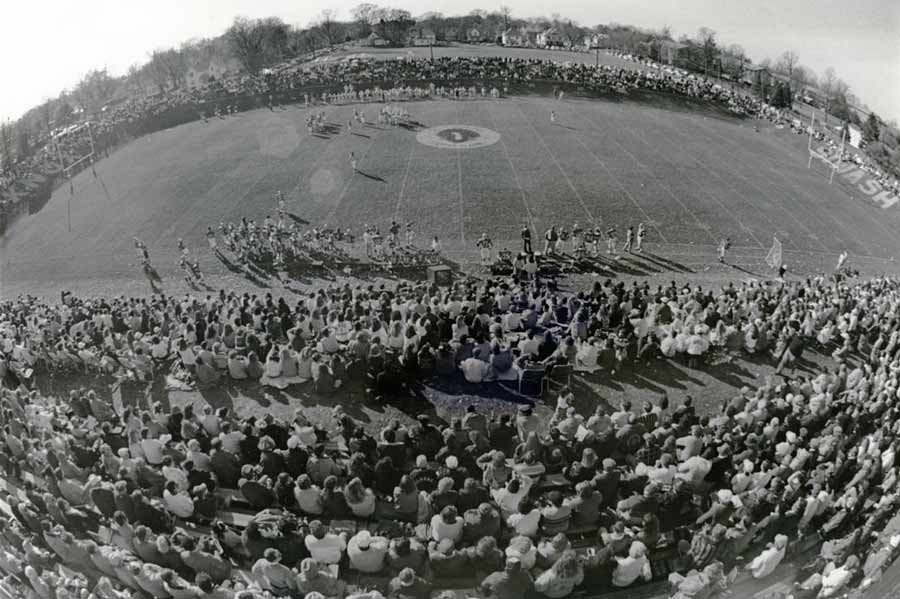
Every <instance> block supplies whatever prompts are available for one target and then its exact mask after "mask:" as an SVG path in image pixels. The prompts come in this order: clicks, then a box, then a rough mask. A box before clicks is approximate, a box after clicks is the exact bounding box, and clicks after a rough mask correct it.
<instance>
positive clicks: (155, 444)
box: [141, 439, 165, 466]
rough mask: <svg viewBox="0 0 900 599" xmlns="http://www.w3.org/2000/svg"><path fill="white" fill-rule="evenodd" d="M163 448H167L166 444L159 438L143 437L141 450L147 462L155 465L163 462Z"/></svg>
mask: <svg viewBox="0 0 900 599" xmlns="http://www.w3.org/2000/svg"><path fill="white" fill-rule="evenodd" d="M163 449H165V445H164V444H163V443H162V442H160V440H159V439H143V440H142V441H141V452H143V454H144V458H145V459H146V460H147V463H148V464H151V465H153V466H156V465H158V464H162V461H163Z"/></svg>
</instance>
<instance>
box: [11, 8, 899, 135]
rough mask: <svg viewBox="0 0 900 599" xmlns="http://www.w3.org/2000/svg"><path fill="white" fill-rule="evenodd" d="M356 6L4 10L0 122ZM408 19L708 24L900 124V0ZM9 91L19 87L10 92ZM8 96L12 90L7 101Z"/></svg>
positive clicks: (342, 15) (757, 54)
mask: <svg viewBox="0 0 900 599" xmlns="http://www.w3.org/2000/svg"><path fill="white" fill-rule="evenodd" d="M359 1H360V0H328V2H325V1H324V0H304V1H302V2H284V1H283V0H156V1H154V2H141V3H135V2H121V1H119V0H79V1H78V2H72V1H71V0H33V1H31V2H10V3H8V6H5V7H4V10H3V13H4V22H5V23H6V25H7V27H6V28H5V30H4V35H3V36H0V56H3V59H2V60H0V76H2V78H3V79H2V80H3V81H4V93H3V94H0V120H5V119H7V118H17V117H18V116H20V115H21V114H22V113H24V112H25V111H26V110H28V109H29V108H31V107H33V106H35V105H37V104H38V103H40V102H41V101H43V100H44V99H46V98H49V97H53V96H56V95H57V94H58V93H59V92H60V91H61V90H62V89H65V88H71V87H72V86H73V85H74V84H75V83H76V82H78V81H79V80H80V79H81V78H82V77H83V76H84V74H85V73H87V72H88V71H89V70H91V69H96V68H104V67H106V68H108V69H109V71H110V73H112V74H115V75H121V74H124V73H125V72H126V71H127V70H128V67H129V66H131V65H132V64H134V63H143V62H145V61H146V60H147V59H148V57H149V54H150V52H151V51H152V50H154V49H158V48H164V47H170V46H176V45H180V44H181V43H182V42H184V41H187V40H189V39H191V38H202V37H211V36H217V35H220V34H222V33H223V32H224V31H225V30H226V29H227V28H228V27H229V25H230V24H231V23H232V21H233V19H234V17H235V16H238V15H244V16H247V17H268V16H277V17H280V18H282V19H283V20H284V21H285V22H287V23H289V24H294V25H301V26H302V25H306V24H308V23H310V22H311V21H313V20H315V19H316V17H317V16H318V15H319V13H320V12H321V11H322V10H323V9H325V8H331V9H333V10H334V11H335V16H336V17H337V18H339V19H341V20H344V19H349V18H350V11H351V9H352V8H353V7H354V6H356V5H357V4H359ZM376 3H378V2H376ZM378 4H386V5H391V6H396V7H398V8H405V9H407V10H409V11H410V12H411V13H412V14H413V16H417V15H419V14H422V13H424V12H426V11H437V12H442V13H444V14H447V15H453V14H464V13H467V12H469V11H471V10H473V9H483V10H496V9H499V7H500V5H501V4H505V5H507V6H509V7H510V8H511V9H512V12H513V15H514V16H516V17H538V16H543V17H550V16H551V15H550V14H549V13H548V11H551V10H552V12H554V13H559V14H560V15H561V16H562V17H563V18H571V19H573V20H575V21H578V22H579V23H581V24H582V25H586V26H593V25H597V24H601V23H602V24H607V23H612V22H616V23H621V24H630V25H636V26H638V27H645V28H652V29H659V28H661V27H662V26H664V25H668V26H669V27H671V29H672V32H673V34H674V35H675V36H676V37H677V36H679V35H681V34H688V35H690V36H695V35H696V32H697V29H698V28H700V27H702V26H706V27H710V28H711V29H713V30H715V31H716V32H717V34H718V40H719V42H720V43H721V44H726V45H727V44H733V43H737V44H740V45H742V46H743V47H744V48H745V49H746V51H747V53H748V54H749V56H750V57H751V58H753V59H754V60H755V61H760V60H762V59H763V58H766V57H770V58H772V59H773V60H775V59H777V58H778V56H780V55H781V54H782V53H783V52H784V51H785V50H792V51H793V52H795V53H796V54H797V55H798V56H799V59H800V63H801V64H803V65H806V66H808V67H810V68H812V69H813V70H814V71H815V72H816V73H818V74H821V73H822V72H823V71H824V70H825V69H826V68H827V67H829V66H833V67H834V69H835V70H836V71H837V73H838V75H839V76H840V77H841V78H842V79H844V80H845V81H846V82H847V83H849V84H850V86H851V87H852V91H853V92H854V93H855V94H856V96H858V97H859V98H860V100H861V101H862V102H864V103H865V104H867V105H869V106H870V107H871V108H872V109H873V110H875V111H876V112H878V113H879V114H880V115H881V116H882V117H883V118H885V119H888V120H890V119H898V120H900V76H898V73H900V2H897V0H856V1H855V2H846V1H838V0H753V1H752V2H746V1H743V0H742V1H738V0H725V1H723V0H605V1H604V2H602V3H597V2H586V1H584V0H556V2H554V3H553V4H548V3H546V2H543V1H541V0H499V1H498V2H497V5H496V6H493V5H486V4H485V3H484V2H483V0H395V1H392V2H383V3H378ZM13 90H14V91H13ZM10 92H12V93H10Z"/></svg>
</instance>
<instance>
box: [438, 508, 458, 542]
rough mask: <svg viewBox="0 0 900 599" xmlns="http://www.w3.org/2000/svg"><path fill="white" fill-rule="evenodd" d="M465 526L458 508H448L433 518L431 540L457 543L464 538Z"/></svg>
mask: <svg viewBox="0 0 900 599" xmlns="http://www.w3.org/2000/svg"><path fill="white" fill-rule="evenodd" d="M463 524H464V523H463V520H462V518H460V517H459V516H458V515H457V512H456V508H455V507H454V506H452V505H451V506H447V507H445V508H444V509H443V510H441V513H439V514H436V515H435V516H434V517H432V518H431V538H432V539H433V540H435V541H442V540H444V539H449V540H450V541H452V542H454V543H455V542H457V541H458V540H460V538H462V530H463Z"/></svg>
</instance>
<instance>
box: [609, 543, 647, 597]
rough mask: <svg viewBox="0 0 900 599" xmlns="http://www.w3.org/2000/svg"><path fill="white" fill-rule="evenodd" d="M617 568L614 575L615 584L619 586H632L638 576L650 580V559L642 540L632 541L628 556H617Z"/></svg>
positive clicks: (613, 581)
mask: <svg viewBox="0 0 900 599" xmlns="http://www.w3.org/2000/svg"><path fill="white" fill-rule="evenodd" d="M614 559H615V562H616V567H615V570H614V571H613V575H612V583H613V586H617V587H619V588H622V587H627V586H631V585H632V584H633V583H634V581H636V580H637V579H638V578H643V579H644V580H646V581H649V580H650V577H651V575H652V574H651V572H650V560H648V559H647V548H646V547H645V546H644V544H643V543H641V542H640V541H634V542H633V543H631V548H630V549H629V550H628V556H627V557H616V558H614Z"/></svg>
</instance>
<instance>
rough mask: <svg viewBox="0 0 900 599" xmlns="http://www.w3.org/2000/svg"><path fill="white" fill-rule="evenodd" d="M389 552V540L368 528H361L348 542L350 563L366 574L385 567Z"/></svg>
mask: <svg viewBox="0 0 900 599" xmlns="http://www.w3.org/2000/svg"><path fill="white" fill-rule="evenodd" d="M387 553H388V540H387V539H386V538H384V537H378V536H372V535H371V533H369V531H368V530H361V531H359V532H358V533H356V535H354V536H353V537H352V538H351V539H350V541H349V542H348V543H347V557H349V558H350V565H351V566H353V568H355V569H356V570H359V571H360V572H363V573H366V574H377V573H378V572H381V571H382V570H383V569H384V566H385V560H386V558H387Z"/></svg>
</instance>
